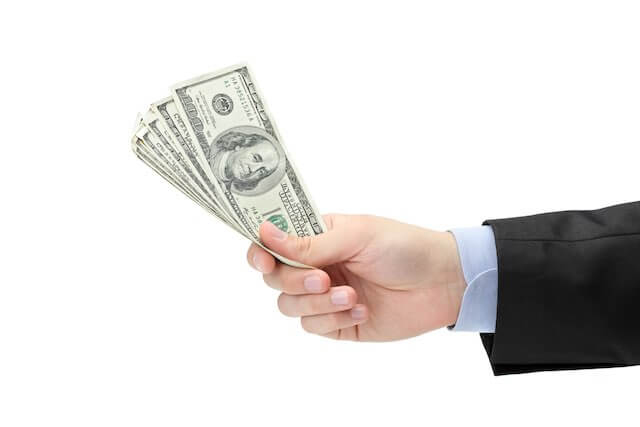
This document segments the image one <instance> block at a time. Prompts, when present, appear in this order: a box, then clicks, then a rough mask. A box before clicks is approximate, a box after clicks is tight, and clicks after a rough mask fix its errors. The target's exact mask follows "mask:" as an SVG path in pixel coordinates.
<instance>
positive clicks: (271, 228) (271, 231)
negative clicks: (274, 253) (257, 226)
mask: <svg viewBox="0 0 640 427" xmlns="http://www.w3.org/2000/svg"><path fill="white" fill-rule="evenodd" d="M267 223H268V224H267V225H266V228H267V234H268V235H269V236H271V238H272V239H275V240H284V239H286V238H287V233H285V232H284V231H282V230H280V229H279V228H278V227H276V226H275V225H274V224H273V223H272V222H269V221H267Z"/></svg>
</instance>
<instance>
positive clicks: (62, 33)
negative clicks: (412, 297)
mask: <svg viewBox="0 0 640 427" xmlns="http://www.w3.org/2000/svg"><path fill="white" fill-rule="evenodd" d="M374 3H376V2H361V3H357V2H345V1H343V2H335V3H333V2H328V1H323V2H317V3H314V4H312V3H306V2H290V3H289V4H286V3H276V2H259V1H255V2H250V1H243V2H229V1H227V2H217V1H208V2H190V1H184V0H183V1H174V2H159V1H155V2H133V1H130V2H126V3H123V4H119V3H117V2H105V3H104V4H101V5H98V4H94V2H86V1H85V2H77V3H73V2H65V1H61V2H36V3H29V2H11V3H7V4H5V5H4V6H3V12H2V15H1V16H0V36H1V40H2V41H1V43H2V57H3V61H2V62H3V65H2V66H0V73H1V77H2V82H3V89H2V95H3V96H2V102H0V116H1V117H2V121H1V123H2V155H3V160H4V161H3V165H2V168H0V174H1V183H2V184H1V185H2V205H3V208H2V210H1V212H2V213H1V215H2V221H1V222H0V227H1V234H0V235H1V237H0V242H1V243H0V245H1V246H0V247H1V250H2V257H1V260H2V261H1V267H0V274H1V279H0V425H2V426H22V425H25V426H26V425H38V426H44V425H64V426H98V425H104V426H114V425H117V426H176V425H184V426H205V425H219V426H229V425H241V424H242V425H283V426H300V425H304V426H315V425H322V426H326V425H368V424H376V425H378V424H380V425H384V424H389V425H443V424H447V425H448V424H452V423H453V424H457V425H468V426H471V425H483V424H491V425H511V424H514V423H517V424H519V425H536V426H538V425H546V424H548V423H551V424H553V425H558V424H559V423H560V422H564V423H571V425H580V424H582V425H584V424H587V425H588V424H592V423H602V422H607V423H609V424H611V423H615V422H620V421H623V420H637V411H632V409H631V406H632V405H634V404H636V403H637V393H636V390H637V384H638V382H639V380H640V368H623V369H609V370H592V371H579V372H556V373H540V374H533V375H531V374H530V375H520V376H509V377H500V378H495V377H493V376H492V374H491V370H490V367H489V363H488V361H487V360H486V356H485V354H484V350H483V348H482V346H481V344H480V340H479V338H478V337H477V335H476V334H465V333H453V332H449V331H446V330H440V331H436V332H432V333H429V334H426V335H424V336H421V337H417V338H414V339H410V340H406V341H400V342H394V343H384V344H358V343H350V342H335V341H330V340H327V339H323V338H319V337H316V336H312V335H307V334H305V333H304V332H303V330H302V329H301V328H300V326H299V324H298V322H297V321H296V320H295V319H290V318H285V317H283V316H282V315H280V313H279V312H278V310H277V308H276V304H275V301H276V297H277V293H276V292H275V291H273V290H271V289H270V288H268V287H267V286H266V285H264V284H263V283H262V281H261V278H260V276H259V274H257V273H256V272H254V271H252V270H251V269H250V268H249V267H248V266H247V265H246V263H245V251H246V248H247V246H248V244H247V242H245V241H243V240H242V239H241V238H240V237H238V236H236V235H235V234H234V233H232V232H231V231H229V230H228V229H227V228H226V227H225V226H223V225H222V224H220V223H218V222H217V221H216V220H215V219H214V218H213V217H211V216H209V215H208V214H207V213H205V212H204V211H203V210H202V209H200V208H199V207H197V206H196V205H195V204H194V203H193V202H192V201H190V200H188V199H187V198H185V197H184V196H183V195H182V194H179V193H178V192H177V191H176V190H175V189H174V188H172V187H170V186H169V185H168V184H166V183H165V182H163V181H162V180H161V179H160V178H159V177H157V176H155V175H154V174H153V173H152V172H151V171H150V170H149V169H147V168H146V167H145V166H144V165H143V164H142V163H140V162H139V161H138V160H137V159H136V158H135V156H134V155H133V154H132V153H131V152H130V148H129V133H130V131H131V129H132V126H133V124H134V119H135V115H136V112H137V111H139V110H143V109H144V108H146V107H147V104H148V103H149V102H152V101H155V100H157V99H158V98H161V97H163V96H165V95H166V94H168V91H167V89H168V86H169V85H170V84H173V83H175V82H177V81H180V80H183V79H186V78H190V77H193V76H195V75H198V74H201V73H204V72H208V71H213V70H215V69H218V68H221V67H225V66H228V65H231V64H233V63H236V62H239V61H247V62H249V63H250V64H251V66H252V67H253V71H254V72H255V75H256V78H257V80H258V82H259V84H260V86H261V89H262V91H263V92H264V95H265V97H266V99H267V100H268V103H269V106H270V108H271V110H272V112H273V114H274V117H275V119H276V122H277V124H278V126H279V128H280V130H281V133H282V135H283V138H284V140H285V142H286V143H287V146H288V148H289V151H290V152H291V153H292V155H293V157H294V159H295V162H296V164H297V166H298V168H299V170H300V171H302V173H303V175H304V179H305V181H306V183H307V185H308V186H309V188H310V191H311V193H312V194H313V197H314V199H315V201H316V203H317V204H318V206H319V207H320V209H321V210H322V211H323V212H344V213H372V214H377V215H382V216H389V217H392V218H395V219H398V220H402V221H406V222H411V223H415V224H419V225H422V226H425V227H430V228H435V229H447V228H450V227H456V226H466V225H476V224H479V223H480V222H481V221H482V220H484V219H486V218H499V217H508V216H515V215H525V214H533V213H539V212H543V211H551V210H564V209H591V208H599V207H604V206H607V205H611V204H615V203H621V202H626V201H634V200H638V199H639V198H640V192H639V191H638V176H639V174H638V154H639V149H638V141H639V139H640V126H639V117H640V102H639V99H640V79H639V76H640V55H639V52H640V25H638V23H639V22H640V10H639V9H638V7H636V6H635V4H634V2H626V3H625V2H613V1H607V2H604V1H603V2H590V1H576V2H563V1H537V2H526V3H527V4H526V5H525V2H512V1H501V2H495V1H490V2H474V1H456V2H434V3H428V2H403V1H394V2H391V3H388V4H385V5H384V6H376V5H374Z"/></svg>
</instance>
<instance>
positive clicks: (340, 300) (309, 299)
mask: <svg viewBox="0 0 640 427" xmlns="http://www.w3.org/2000/svg"><path fill="white" fill-rule="evenodd" d="M357 299H358V297H357V295H356V291H354V290H353V288H352V287H350V286H336V287H334V288H331V289H330V290H329V291H328V292H325V293H323V294H319V295H312V294H307V295H288V294H285V293H283V294H280V297H279V298H278V308H279V309H280V311H281V312H282V314H284V315H285V316H291V317H300V316H314V315H317V314H326V313H335V312H338V311H345V310H349V309H351V308H353V307H354V306H355V305H356V301H357Z"/></svg>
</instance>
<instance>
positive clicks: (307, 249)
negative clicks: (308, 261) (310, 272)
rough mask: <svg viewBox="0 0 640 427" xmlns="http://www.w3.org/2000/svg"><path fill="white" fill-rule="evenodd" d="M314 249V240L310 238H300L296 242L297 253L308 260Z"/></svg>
mask: <svg viewBox="0 0 640 427" xmlns="http://www.w3.org/2000/svg"><path fill="white" fill-rule="evenodd" d="M312 247H313V239H312V238H311V237H309V236H304V237H299V238H297V239H296V240H295V250H296V253H297V254H298V255H299V256H301V257H303V258H307V257H308V256H309V255H310V254H311V250H312Z"/></svg>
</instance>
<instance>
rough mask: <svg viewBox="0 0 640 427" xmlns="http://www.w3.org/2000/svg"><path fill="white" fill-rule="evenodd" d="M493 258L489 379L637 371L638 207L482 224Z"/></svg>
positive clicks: (486, 342) (487, 338)
mask: <svg viewBox="0 0 640 427" xmlns="http://www.w3.org/2000/svg"><path fill="white" fill-rule="evenodd" d="M485 224H489V225H491V226H492V228H493V232H494V234H495V238H496V249H497V253H498V308H497V313H496V329H495V333H492V334H481V338H482V342H483V344H484V347H485V349H486V351H487V354H488V355H489V359H490V361H491V366H492V368H493V372H494V373H495V374H496V375H504V374H514V373H522V372H533V371H543V370H559V369H582V368H602V367H613V366H627V365H636V364H639V363H640V202H635V203H628V204H624V205H618V206H612V207H609V208H605V209H600V210H597V211H568V212H554V213H548V214H542V215H534V216H527V217H521V218H510V219H500V220H490V221H486V222H485Z"/></svg>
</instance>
